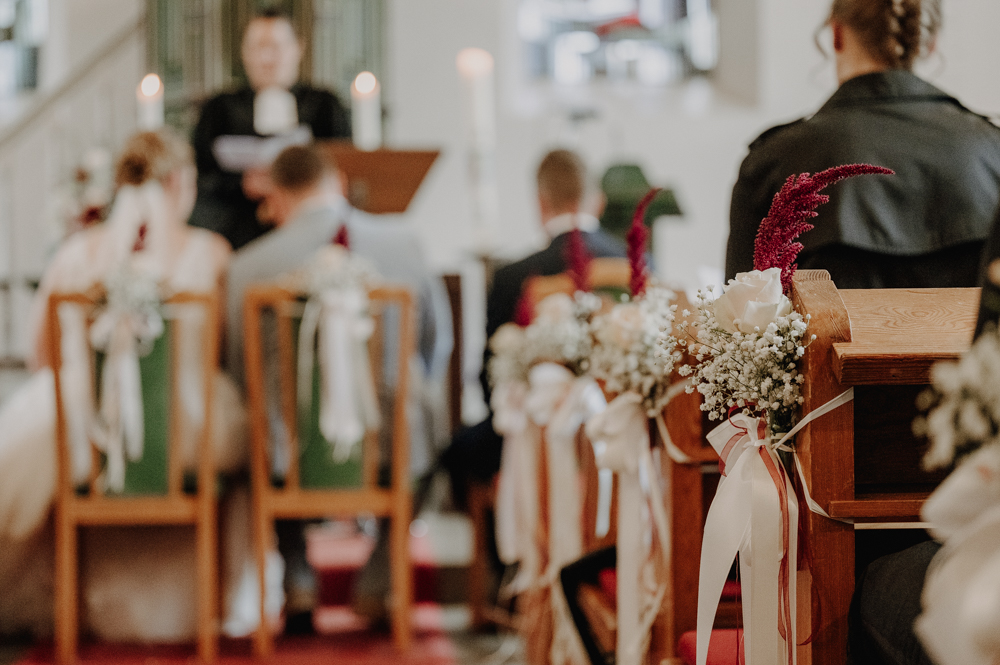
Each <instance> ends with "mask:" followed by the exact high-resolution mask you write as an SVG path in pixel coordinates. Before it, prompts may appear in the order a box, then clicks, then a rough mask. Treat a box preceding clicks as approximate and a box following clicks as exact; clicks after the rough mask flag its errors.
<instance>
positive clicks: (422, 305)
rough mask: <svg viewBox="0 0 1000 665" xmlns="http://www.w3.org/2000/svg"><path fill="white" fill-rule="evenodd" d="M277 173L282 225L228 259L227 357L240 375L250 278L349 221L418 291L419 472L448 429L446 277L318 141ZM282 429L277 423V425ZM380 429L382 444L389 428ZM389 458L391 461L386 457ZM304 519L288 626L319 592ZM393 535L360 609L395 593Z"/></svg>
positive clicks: (274, 205)
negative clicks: (367, 208)
mask: <svg viewBox="0 0 1000 665" xmlns="http://www.w3.org/2000/svg"><path fill="white" fill-rule="evenodd" d="M271 180H272V188H271V191H270V193H269V194H268V197H267V206H268V209H269V211H270V213H271V214H272V215H273V217H274V220H275V222H276V224H277V226H278V228H277V229H275V230H274V231H272V232H271V233H269V234H267V235H265V236H263V237H261V238H258V239H257V240H254V241H253V242H251V243H250V244H248V245H246V246H245V247H243V248H242V249H240V250H239V251H238V252H236V254H235V255H234V257H233V260H232V262H231V264H230V269H229V282H228V287H229V296H228V331H227V332H228V349H227V356H228V361H229V367H230V369H231V371H232V372H233V373H234V374H235V375H236V376H237V377H240V376H241V375H242V371H241V366H242V354H243V349H242V346H243V344H242V341H243V325H242V307H243V304H242V303H243V293H244V291H245V290H246V288H247V286H249V285H250V284H253V283H255V282H261V281H269V280H273V279H275V278H276V277H278V276H279V275H282V274H284V273H287V272H291V271H293V270H295V269H297V268H299V267H301V266H302V265H303V264H304V263H305V262H306V261H307V260H308V259H309V258H310V257H311V256H312V255H313V253H314V252H315V251H316V250H317V249H318V248H320V247H322V246H324V245H327V244H329V243H330V242H331V241H332V239H333V238H334V236H335V235H336V234H337V232H338V231H339V229H340V228H341V226H345V227H346V228H347V232H348V237H349V238H350V248H351V251H352V252H354V253H356V254H358V255H359V256H363V257H364V258H366V259H368V260H369V261H371V262H372V263H373V264H374V266H375V268H376V270H377V271H378V272H379V274H380V275H381V276H382V278H384V279H385V280H387V281H390V282H393V283H400V284H404V285H406V286H408V287H409V288H410V289H411V291H412V292H413V294H414V296H415V297H416V302H417V350H418V353H417V356H416V361H417V362H415V363H414V365H415V367H413V368H412V371H411V376H412V377H413V383H412V384H411V395H412V400H413V403H412V404H411V405H410V408H409V409H408V413H409V418H410V459H411V471H412V472H413V474H414V476H418V475H420V474H421V473H423V472H424V471H426V469H427V468H428V467H429V466H430V465H431V462H432V460H433V459H434V458H435V456H436V448H437V445H438V444H439V443H440V442H441V441H443V440H444V439H446V438H447V435H448V434H447V424H446V422H447V419H446V417H445V409H444V399H443V392H442V387H443V385H444V376H445V372H446V369H447V363H448V359H449V357H450V355H451V348H452V342H453V340H452V334H451V331H452V327H451V308H450V305H449V302H448V297H447V293H446V292H445V289H444V284H443V282H442V281H441V280H440V279H439V278H437V277H435V276H434V275H432V274H431V272H430V271H429V269H428V267H427V263H426V261H425V259H424V254H423V252H422V250H421V243H420V239H419V238H418V237H417V235H416V233H415V232H414V230H413V229H412V228H410V227H409V226H408V225H406V223H405V222H400V221H392V220H377V219H374V218H372V217H371V216H369V215H366V214H365V213H363V212H360V211H358V210H355V209H353V208H352V207H351V206H350V205H349V204H348V202H347V200H346V199H345V198H344V196H343V186H342V184H341V180H340V177H339V175H338V173H337V171H336V169H335V168H334V167H332V166H331V165H329V164H328V163H326V162H324V160H323V159H322V158H321V157H320V156H319V154H318V153H317V151H316V150H315V149H314V148H311V147H300V146H297V147H291V148H287V149H286V150H285V151H283V152H282V153H281V154H280V155H278V157H277V159H275V161H274V164H273V165H272V167H271ZM386 319H387V320H386V322H385V330H386V336H387V337H388V338H390V339H387V343H386V344H385V348H386V349H387V354H386V357H385V358H384V362H383V376H382V377H376V384H377V385H378V386H379V387H380V390H379V393H380V401H381V402H382V409H383V413H389V412H391V403H388V399H389V398H390V397H391V395H389V394H386V393H387V392H391V390H387V389H384V387H385V386H393V385H395V377H396V359H395V358H394V357H393V356H392V354H391V352H390V351H388V350H389V349H392V348H394V344H393V340H392V339H391V338H392V337H393V335H394V331H395V325H394V321H393V320H392V319H391V318H390V317H389V316H388V315H387V317H386ZM272 420H274V419H272ZM280 429H281V427H280V423H279V427H277V428H275V427H272V430H280ZM383 430H384V432H383V434H385V436H383V437H382V438H383V441H382V443H383V451H385V450H387V446H386V444H387V442H388V438H389V437H388V433H389V432H388V430H389V428H388V427H385V428H383ZM276 433H277V432H276ZM279 435H280V434H279ZM382 458H383V460H385V459H386V455H384V454H383V457H382ZM275 461H276V465H277V464H278V460H275ZM302 526H303V525H302V524H301V523H300V522H286V523H282V522H279V523H278V547H279V549H280V550H281V553H282V555H283V556H284V557H285V561H286V573H285V586H286V591H287V593H288V601H287V603H286V613H287V615H288V617H289V621H288V625H289V629H291V630H296V629H302V630H309V629H310V627H311V612H310V610H311V608H312V606H313V605H314V603H315V595H316V594H315V591H316V583H315V576H314V574H313V572H312V570H311V569H310V568H309V566H308V564H307V563H306V560H305V542H304V538H303V534H302ZM382 532H385V529H382ZM387 541H388V539H387V538H383V537H381V536H380V538H379V543H378V544H377V545H376V549H375V552H374V553H373V555H372V560H371V561H370V562H369V565H368V566H367V567H366V569H365V570H364V571H363V572H362V574H361V577H360V578H359V583H358V587H357V589H356V595H357V596H358V604H359V606H361V607H363V608H372V607H374V608H375V609H376V610H377V609H378V608H379V607H380V606H381V605H382V602H381V601H382V599H383V598H384V596H385V594H387V593H388V584H389V574H388V547H387V545H388V543H387ZM369 613H374V612H369Z"/></svg>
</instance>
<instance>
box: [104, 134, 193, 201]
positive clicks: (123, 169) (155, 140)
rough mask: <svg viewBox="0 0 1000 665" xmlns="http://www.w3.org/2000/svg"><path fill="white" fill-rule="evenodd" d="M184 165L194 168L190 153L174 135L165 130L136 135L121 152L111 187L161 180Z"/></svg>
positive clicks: (188, 147)
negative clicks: (113, 184)
mask: <svg viewBox="0 0 1000 665" xmlns="http://www.w3.org/2000/svg"><path fill="white" fill-rule="evenodd" d="M185 166H191V167H193V166H194V152H193V151H192V150H191V146H189V145H188V144H187V142H186V141H184V140H183V139H181V138H180V137H179V136H177V134H176V133H175V132H173V131H172V130H169V129H160V130H157V131H155V132H140V133H138V134H134V135H133V136H132V138H130V139H129V140H128V141H127V142H126V143H125V147H124V148H123V149H122V153H121V156H120V157H119V158H118V165H117V167H116V168H115V184H116V185H117V186H119V187H121V186H123V185H132V186H134V187H139V186H141V185H143V184H144V183H146V182H148V181H150V180H157V181H162V180H164V179H165V178H166V177H167V176H168V175H170V174H171V173H173V172H174V171H176V170H178V169H180V168H183V167H185Z"/></svg>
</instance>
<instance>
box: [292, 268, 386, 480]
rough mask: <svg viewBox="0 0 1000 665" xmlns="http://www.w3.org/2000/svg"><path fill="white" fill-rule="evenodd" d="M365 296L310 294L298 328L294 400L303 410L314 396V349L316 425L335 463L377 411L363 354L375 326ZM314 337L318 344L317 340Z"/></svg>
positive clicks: (355, 292)
mask: <svg viewBox="0 0 1000 665" xmlns="http://www.w3.org/2000/svg"><path fill="white" fill-rule="evenodd" d="M367 307H368V298H367V296H366V294H365V293H364V291H362V290H361V289H358V288H330V289H325V290H323V291H322V292H320V293H318V294H316V295H313V296H312V297H311V298H310V299H309V300H308V301H307V302H306V306H305V311H304V312H303V314H302V324H301V326H300V328H299V354H298V374H297V375H298V390H297V392H298V402H299V408H300V409H308V408H309V406H310V404H311V403H312V394H313V364H314V356H313V353H314V351H313V350H314V348H317V349H318V353H319V360H320V362H319V369H320V415H319V429H320V432H321V433H322V434H323V437H324V438H325V439H326V440H327V441H328V442H329V443H330V444H331V445H332V447H333V449H332V451H331V454H332V456H333V459H334V461H335V462H338V463H342V462H345V461H347V460H348V459H349V458H350V457H351V454H352V453H353V451H354V449H355V447H356V446H357V445H358V444H359V443H360V442H361V441H362V439H363V438H364V434H365V432H366V431H368V430H369V429H374V428H377V427H378V424H379V420H380V415H379V409H378V400H377V397H376V395H375V384H374V381H373V379H372V374H371V363H370V362H369V357H368V345H367V341H368V338H369V337H371V335H372V332H373V329H374V324H373V322H372V320H371V317H369V316H368V314H367ZM317 337H318V344H317Z"/></svg>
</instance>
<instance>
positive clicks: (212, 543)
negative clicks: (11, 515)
mask: <svg viewBox="0 0 1000 665" xmlns="http://www.w3.org/2000/svg"><path fill="white" fill-rule="evenodd" d="M97 304H98V298H97V297H95V296H92V295H84V294H58V293H57V294H53V295H52V296H51V297H50V299H49V319H48V321H49V340H48V341H49V349H50V353H51V358H52V364H53V368H59V367H61V366H62V360H61V354H62V330H61V326H60V321H59V316H58V312H59V310H60V309H61V308H62V307H63V306H69V307H76V308H79V309H81V310H83V311H84V312H85V313H86V320H87V328H88V330H89V327H90V325H91V324H92V323H93V322H94V313H95V309H96V306H97ZM187 307H200V308H202V309H203V310H204V312H205V318H204V335H203V344H202V362H203V364H204V390H205V393H204V394H205V405H204V408H205V411H204V412H205V423H204V425H203V427H202V431H201V439H200V441H199V444H198V469H197V490H196V492H195V493H194V494H189V493H186V492H185V491H184V488H183V484H184V478H183V476H184V470H183V468H182V464H183V461H182V457H181V449H180V436H179V431H180V423H181V420H180V419H181V418H182V415H181V410H180V408H179V404H180V402H179V399H178V398H179V389H180V388H179V386H178V385H177V381H176V379H177V377H178V372H177V371H176V370H177V363H178V360H179V357H180V353H179V347H178V344H177V340H178V339H179V337H180V335H176V334H171V333H170V324H169V318H170V314H169V310H170V309H171V308H187ZM164 309H165V312H167V313H166V314H165V318H166V319H168V327H167V333H165V334H164V336H163V337H161V338H160V340H158V341H157V345H158V346H160V349H159V353H160V354H161V355H160V356H159V357H160V358H161V359H162V358H163V357H166V358H168V361H167V362H168V363H169V377H170V378H169V380H168V381H169V389H168V390H167V400H168V401H169V407H168V408H169V426H168V427H167V428H165V429H167V430H168V432H167V433H166V435H164V434H163V433H162V430H160V431H152V430H151V429H150V428H149V427H147V433H148V434H147V450H146V451H145V453H146V454H144V461H143V463H142V464H144V465H145V466H146V472H147V473H148V472H149V467H148V465H146V458H151V457H156V456H157V455H154V451H153V450H152V448H153V446H152V444H151V441H150V439H153V438H156V437H158V436H159V437H162V438H165V439H166V443H165V446H164V448H165V450H163V449H161V451H160V452H162V457H161V466H160V469H159V471H158V473H159V474H160V476H161V478H160V482H159V484H162V485H163V486H165V488H166V491H165V493H163V494H162V495H159V494H153V495H137V496H108V495H106V494H105V493H104V492H102V491H101V489H100V486H99V471H100V463H101V460H100V455H99V453H98V452H97V449H96V448H92V454H93V465H92V471H91V476H90V481H89V485H88V488H87V490H86V491H83V489H82V488H76V487H74V486H73V480H72V472H71V470H70V468H71V462H70V454H69V450H68V445H69V443H68V434H67V423H66V413H65V398H64V395H63V391H64V390H66V389H67V388H66V386H64V385H63V378H62V377H61V372H60V371H54V372H53V374H54V377H55V397H56V444H57V445H56V450H57V469H58V471H57V478H58V485H57V489H56V503H55V538H56V555H55V565H56V573H55V655H56V662H57V663H60V664H61V665H68V664H69V663H73V662H74V661H75V660H76V651H77V641H78V638H79V607H80V599H79V587H78V584H79V581H78V576H79V572H78V571H79V552H78V532H77V527H80V526H96V525H143V524H192V525H194V527H195V530H196V549H197V581H198V600H197V608H198V610H197V611H198V657H199V659H200V660H201V661H202V662H205V663H211V662H214V661H215V660H216V657H217V653H218V630H219V626H218V621H219V620H218V573H217V517H216V515H217V503H216V479H215V467H214V463H213V460H212V447H211V443H210V441H209V436H210V433H211V431H212V428H211V413H212V386H213V375H214V372H215V371H216V367H217V365H218V349H219V318H218V302H217V299H216V296H215V295H214V294H211V295H202V294H188V293H183V294H178V295H175V296H173V297H171V298H170V299H169V300H167V302H166V306H165V308H164ZM157 353H158V350H157V347H155V346H154V350H153V352H152V353H151V354H150V355H151V356H155V355H157ZM162 354H165V356H164V355H162ZM92 358H93V356H92ZM149 422H150V419H149V414H148V412H147V423H149ZM161 426H162V424H161ZM162 458H165V460H166V461H165V463H162ZM147 477H148V476H147ZM127 482H128V481H127ZM127 486H128V485H126V487H127Z"/></svg>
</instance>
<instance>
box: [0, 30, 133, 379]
mask: <svg viewBox="0 0 1000 665" xmlns="http://www.w3.org/2000/svg"><path fill="white" fill-rule="evenodd" d="M145 28H146V23H145V17H142V18H140V19H139V20H138V21H136V22H135V23H133V24H132V25H130V26H128V27H127V28H125V29H123V30H122V31H121V32H119V33H118V34H116V35H114V36H113V37H111V38H110V39H109V40H108V42H107V44H106V45H105V46H104V47H103V48H101V49H100V50H99V51H98V52H97V53H96V54H95V55H94V56H93V57H91V58H89V59H87V60H86V61H85V62H83V63H81V64H79V65H78V66H76V67H73V68H72V71H71V73H70V74H69V75H68V76H67V77H66V78H65V79H64V80H63V82H62V83H60V84H58V85H56V86H55V87H54V88H52V89H50V90H48V91H44V90H43V91H40V92H38V93H36V94H35V95H33V96H31V97H30V98H27V99H25V100H22V101H19V105H20V106H21V108H20V109H18V110H17V111H16V112H15V116H16V117H15V118H14V119H13V120H11V121H10V122H9V123H8V124H7V125H6V126H3V125H0V360H4V359H15V360H17V359H23V358H24V357H25V356H26V353H27V350H28V348H29V340H28V339H27V330H26V323H27V318H28V309H29V307H30V303H31V296H32V292H33V288H34V283H35V282H37V280H38V279H39V277H40V276H41V274H42V272H43V270H44V269H45V265H46V263H47V261H48V259H49V257H50V256H51V253H52V251H53V250H54V249H55V247H56V245H57V243H58V242H59V240H60V235H59V229H58V227H57V226H56V225H54V223H53V222H54V218H53V203H54V198H55V196H56V195H57V192H58V191H59V189H60V188H61V187H63V186H65V185H66V184H67V183H69V182H70V181H71V179H72V177H73V173H74V170H75V168H76V167H77V165H78V164H79V163H80V159H81V157H82V155H83V154H84V152H85V151H86V150H88V149H90V148H93V147H103V148H105V149H107V150H110V151H112V152H115V151H117V149H118V148H119V147H120V146H121V145H122V143H123V142H124V141H125V139H126V138H128V136H129V135H130V134H131V133H132V132H133V131H135V125H136V108H135V106H136V99H135V89H136V85H137V84H138V82H139V80H140V79H141V78H142V76H143V75H144V74H145V73H146V68H147V64H146V29H145Z"/></svg>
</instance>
